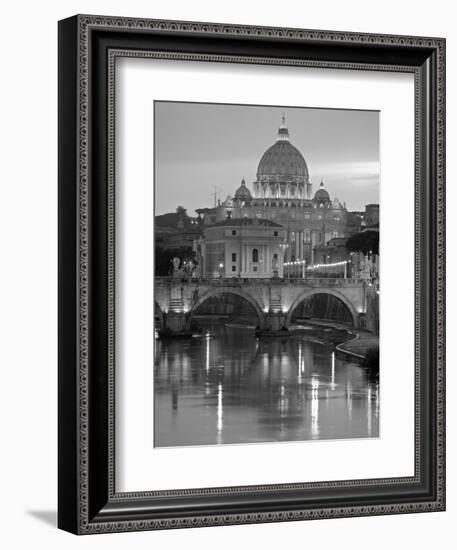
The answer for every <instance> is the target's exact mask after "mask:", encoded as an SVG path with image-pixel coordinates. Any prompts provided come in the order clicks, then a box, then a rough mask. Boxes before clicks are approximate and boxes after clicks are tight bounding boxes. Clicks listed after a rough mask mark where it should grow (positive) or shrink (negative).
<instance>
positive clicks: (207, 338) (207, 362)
mask: <svg viewBox="0 0 457 550" xmlns="http://www.w3.org/2000/svg"><path fill="white" fill-rule="evenodd" d="M206 372H209V332H207V333H206Z"/></svg>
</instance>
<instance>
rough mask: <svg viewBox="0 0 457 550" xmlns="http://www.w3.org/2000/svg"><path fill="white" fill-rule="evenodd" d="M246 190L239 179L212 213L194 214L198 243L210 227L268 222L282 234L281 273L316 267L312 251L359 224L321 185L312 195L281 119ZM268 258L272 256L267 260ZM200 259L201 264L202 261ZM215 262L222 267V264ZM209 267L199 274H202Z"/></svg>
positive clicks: (344, 235) (360, 218)
mask: <svg viewBox="0 0 457 550" xmlns="http://www.w3.org/2000/svg"><path fill="white" fill-rule="evenodd" d="M251 189H252V190H251ZM251 189H250V188H249V187H248V185H247V184H246V182H245V180H244V179H243V180H242V181H241V185H240V186H239V187H238V189H236V191H235V193H234V195H233V196H228V197H227V198H226V199H225V200H224V201H219V202H218V204H217V205H216V206H215V207H214V208H202V209H198V210H197V213H198V214H199V217H200V218H201V221H202V226H203V236H202V241H205V239H206V241H207V242H208V238H209V240H211V236H210V235H211V234H212V233H211V232H210V231H207V229H209V227H211V226H212V225H214V224H218V226H219V227H222V226H223V225H224V222H227V221H228V220H243V219H245V220H269V221H271V222H273V223H274V224H277V225H279V226H280V227H281V229H282V231H281V235H283V238H284V240H283V243H282V246H281V253H280V267H279V271H280V272H282V265H283V264H288V263H290V262H302V263H305V264H306V265H310V266H312V265H313V264H314V263H315V262H317V257H315V256H316V254H317V251H318V250H319V251H320V250H322V247H324V246H326V245H327V243H328V242H329V241H331V240H332V239H344V238H347V237H349V236H350V235H352V234H354V233H355V232H357V231H359V230H360V228H361V226H362V224H363V213H359V212H348V210H347V208H346V205H345V204H344V203H341V202H340V201H339V200H338V199H337V198H336V197H333V198H332V197H331V196H330V194H329V192H328V190H327V189H326V187H325V185H324V182H323V181H321V182H320V185H319V186H318V188H317V190H316V191H315V192H314V193H313V185H312V183H311V182H310V179H309V172H308V166H307V163H306V161H305V159H304V157H303V155H302V154H301V152H300V151H299V150H298V149H297V148H296V147H295V146H294V145H293V144H292V143H291V141H290V135H289V130H288V128H287V126H286V122H285V117H284V116H283V118H282V124H281V125H280V127H279V129H278V133H277V137H276V141H275V143H273V145H271V147H269V148H268V149H267V150H266V151H265V153H264V154H263V155H262V157H261V159H260V162H259V164H258V168H257V174H256V179H255V181H254V182H253V183H252V188H251ZM231 224H233V221H231V222H230V225H231ZM251 227H252V226H251ZM274 246H275V247H276V246H277V243H276V242H275V243H274ZM200 250H201V248H200ZM273 254H277V251H276V250H275V252H271V254H270V256H271V257H272V255H273ZM200 256H202V255H200ZM270 256H269V257H270ZM201 259H202V260H203V261H202V263H203V264H204V257H201ZM319 259H320V257H319ZM207 263H208V262H207ZM220 263H221V264H224V266H225V264H226V263H228V262H225V261H222V260H221V261H220ZM213 267H214V266H212V265H211V268H208V269H205V270H204V271H205V272H206V274H207V275H209V274H210V271H211V270H212V268H213ZM224 271H225V269H224ZM238 271H239V270H238ZM268 271H269V272H271V269H269V270H268Z"/></svg>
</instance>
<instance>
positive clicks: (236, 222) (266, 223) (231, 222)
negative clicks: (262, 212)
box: [207, 218, 282, 228]
mask: <svg viewBox="0 0 457 550" xmlns="http://www.w3.org/2000/svg"><path fill="white" fill-rule="evenodd" d="M240 225H259V226H263V227H282V225H280V224H279V223H275V222H272V221H271V220H265V219H263V218H227V219H226V220H223V221H221V222H217V223H213V224H212V225H208V226H207V227H208V228H211V227H224V226H225V227H234V226H240Z"/></svg>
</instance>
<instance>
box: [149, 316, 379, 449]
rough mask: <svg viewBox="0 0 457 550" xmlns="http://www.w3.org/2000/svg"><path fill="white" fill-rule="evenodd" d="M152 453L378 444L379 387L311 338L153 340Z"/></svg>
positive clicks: (219, 329)
mask: <svg viewBox="0 0 457 550" xmlns="http://www.w3.org/2000/svg"><path fill="white" fill-rule="evenodd" d="M154 384H155V388H154V399H155V401H154V441H155V446H157V447H171V446H181V445H214V444H223V443H255V442H271V441H300V440H307V439H335V438H337V439H344V438H363V437H377V436H378V434H379V387H378V384H377V383H376V382H374V381H370V380H368V379H367V376H366V374H365V371H364V369H362V368H361V367H359V366H358V365H356V364H354V363H350V362H347V361H345V360H342V359H340V358H338V357H335V354H334V351H333V349H332V347H330V346H327V345H324V344H322V343H319V342H318V341H315V340H313V339H312V338H310V337H309V336H299V335H294V336H291V337H290V338H282V339H277V338H263V339H256V338H255V336H254V333H253V331H252V330H249V329H240V328H228V327H224V326H220V325H219V326H212V327H210V328H209V330H208V331H207V332H206V333H205V332H203V333H202V334H201V335H199V336H198V337H196V338H190V339H178V340H156V357H155V370H154Z"/></svg>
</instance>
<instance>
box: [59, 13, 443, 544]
mask: <svg viewBox="0 0 457 550" xmlns="http://www.w3.org/2000/svg"><path fill="white" fill-rule="evenodd" d="M444 70H445V41H444V39H442V38H427V37H410V36H387V35H372V34H359V33H357V34H355V33H347V32H334V31H315V30H314V31H313V30H302V29H286V28H266V27H251V26H238V25H223V24H214V23H194V22H179V21H159V20H149V19H129V18H116V17H103V16H87V15H77V16H74V17H71V18H68V19H65V20H62V21H60V22H59V527H60V528H62V529H65V530H67V531H70V532H72V533H76V534H90V533H105V532H118V531H132V530H148V529H169V528H181V527H196V526H213V525H227V524H240V523H259V522H273V521H295V520H304V519H319V518H333V517H349V516H360V515H375V514H397V513H408V512H429V511H440V510H444V509H445V416H444V409H445V398H444V392H445V373H444V246H445V245H444V182H445V73H444Z"/></svg>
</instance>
